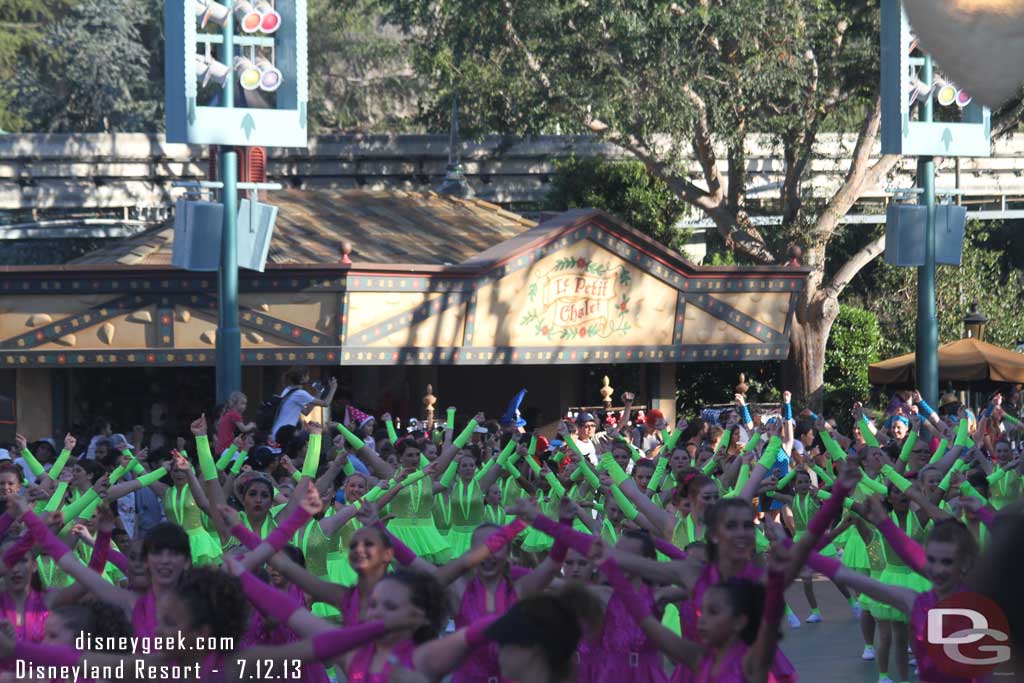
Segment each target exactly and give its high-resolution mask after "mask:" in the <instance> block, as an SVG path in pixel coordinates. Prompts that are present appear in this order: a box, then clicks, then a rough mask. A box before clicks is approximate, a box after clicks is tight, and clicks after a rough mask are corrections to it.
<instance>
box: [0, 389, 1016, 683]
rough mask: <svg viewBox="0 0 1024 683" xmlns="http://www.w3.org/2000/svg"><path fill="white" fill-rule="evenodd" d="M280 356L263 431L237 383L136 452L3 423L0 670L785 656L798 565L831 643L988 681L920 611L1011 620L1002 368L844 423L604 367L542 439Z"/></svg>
mask: <svg viewBox="0 0 1024 683" xmlns="http://www.w3.org/2000/svg"><path fill="white" fill-rule="evenodd" d="M289 376H290V378H291V379H290V380H289V386H288V388H287V389H286V390H285V391H284V392H282V394H281V396H280V399H279V400H278V401H276V402H274V403H271V404H270V407H271V408H272V410H273V415H271V416H270V419H269V420H267V425H268V426H269V429H267V430H266V431H264V430H262V429H261V425H260V424H259V422H260V421H259V420H256V421H246V419H245V417H244V416H245V413H246V410H247V401H246V399H245V397H244V396H242V395H240V394H236V395H233V396H232V397H231V399H230V400H229V401H228V403H227V405H225V406H223V407H222V408H221V409H220V411H219V412H218V415H217V417H216V419H214V418H213V416H211V419H209V420H208V419H207V418H206V416H199V417H198V418H197V419H196V420H195V421H194V422H192V424H191V429H190V432H191V434H188V435H182V437H181V438H178V439H176V443H168V444H166V445H160V446H156V447H154V448H153V450H149V449H148V448H147V447H146V443H145V442H146V434H145V432H144V430H134V431H133V432H132V434H131V436H130V437H128V438H125V437H122V436H112V435H111V433H110V432H111V431H112V430H111V429H110V426H109V425H106V424H105V423H102V422H101V423H100V428H99V430H98V431H97V433H96V434H81V435H79V437H80V438H77V439H76V438H75V436H72V435H70V434H69V435H68V436H67V437H65V439H64V443H63V448H62V449H61V450H60V452H59V453H58V452H57V449H56V448H54V447H53V442H52V441H47V440H40V441H37V442H35V444H32V445H31V447H30V443H29V442H28V441H27V440H26V439H25V438H24V437H22V436H20V435H19V436H18V439H17V443H16V445H15V449H14V450H16V451H17V452H16V453H14V456H15V459H14V460H11V459H10V456H8V458H7V460H9V461H6V462H4V461H0V495H2V496H4V499H3V500H5V506H6V509H5V511H4V513H3V515H2V516H0V533H2V534H3V541H2V545H0V552H2V558H0V573H2V574H3V590H2V592H0V603H2V609H3V612H4V621H3V622H2V625H0V656H2V657H3V659H2V660H0V670H2V671H3V673H2V674H0V675H3V676H4V677H5V678H7V679H9V680H25V679H33V680H41V681H72V680H98V681H102V680H122V679H134V680H145V679H150V680H152V679H158V678H162V679H175V680H204V681H220V680H225V681H234V680H249V679H260V680H275V679H280V680H303V681H306V682H307V683H325V682H326V681H328V680H338V681H345V680H347V681H352V682H353V683H356V682H359V683H370V682H373V683H382V682H384V681H399V682H401V681H440V680H442V679H447V678H448V677H449V676H451V679H450V680H452V681H454V683H497V682H498V681H520V682H524V683H525V682H537V683H555V682H562V681H579V682H580V683H627V682H636V683H658V682H662V681H665V682H667V681H669V680H671V681H673V682H677V681H678V682H687V683H707V682H709V681H717V682H719V683H755V682H758V683H759V682H762V681H777V682H780V683H784V682H795V681H797V680H798V678H799V672H798V671H796V670H795V669H794V667H793V665H792V664H791V663H790V661H789V660H788V659H787V657H786V656H785V654H783V651H782V648H781V647H780V638H781V635H780V631H781V630H782V625H783V624H784V623H785V622H786V621H787V620H788V623H789V625H790V627H792V628H797V627H800V625H801V621H802V620H801V618H800V617H798V616H797V615H796V614H795V613H794V612H793V611H792V610H790V609H789V607H787V605H786V601H785V590H786V588H787V586H789V585H790V584H791V583H792V582H793V581H797V580H799V581H801V582H802V586H803V591H804V593H805V595H806V598H807V601H808V603H809V605H810V606H811V608H812V611H811V612H810V614H809V615H807V617H806V622H807V623H809V624H812V625H813V624H815V623H818V622H820V621H821V620H822V615H821V613H820V610H819V609H818V607H817V602H816V598H815V584H814V583H812V578H813V576H814V575H815V574H817V575H823V576H825V577H827V578H828V579H830V580H831V582H832V583H833V584H834V585H835V587H836V589H838V590H839V591H841V592H842V594H843V595H844V596H845V597H846V599H847V600H848V602H849V605H850V611H849V612H848V613H845V614H837V615H826V616H827V617H828V618H830V619H831V618H835V619H853V618H855V619H858V620H859V621H860V625H861V631H862V633H863V637H864V642H863V644H862V646H857V647H856V650H855V651H854V649H853V648H852V647H851V646H850V644H848V643H836V644H835V647H837V648H850V652H849V656H850V657H863V658H864V659H874V660H875V661H876V662H877V665H878V671H879V680H880V681H883V683H887V682H890V681H897V682H898V683H901V682H903V681H909V680H911V668H912V667H915V668H916V669H917V674H916V675H917V679H918V680H919V681H922V682H923V683H967V682H968V681H975V680H977V681H980V680H983V677H982V676H981V675H979V676H973V675H970V674H965V675H957V674H956V673H950V671H949V670H948V669H947V668H946V667H944V666H943V662H941V661H937V658H936V656H935V653H934V651H932V650H929V648H928V643H927V640H926V637H925V630H926V626H927V624H926V622H927V620H928V610H929V609H930V608H932V607H934V606H935V605H937V604H940V603H943V601H946V600H949V599H950V598H951V597H955V596H957V595H958V594H960V593H966V592H967V591H971V594H974V593H975V592H976V593H977V594H979V595H985V596H987V597H989V598H990V599H991V600H993V601H994V602H995V603H997V604H999V605H1001V606H1002V607H1003V609H1004V610H1005V611H1006V617H1007V618H1008V623H1009V629H1010V635H1011V637H1017V638H1019V637H1020V635H1021V633H1022V631H1021V625H1020V623H1019V620H1020V616H1021V615H1020V612H1021V607H1022V602H1021V599H1020V597H1021V596H1020V588H1019V586H1020V582H1019V580H1018V578H1017V577H1016V576H1015V575H1014V573H1015V565H1016V563H1017V562H1016V561H1017V558H1016V554H1015V548H1014V547H1013V542H1014V541H1015V539H1016V538H1019V537H1020V534H1021V532H1022V531H1024V525H1022V524H1021V516H1020V515H1019V512H1018V511H1017V506H1016V505H1015V503H1016V501H1017V499H1018V498H1019V497H1020V496H1021V493H1022V485H1021V484H1022V478H1021V474H1022V468H1021V461H1020V458H1019V456H1018V454H1017V453H1018V452H1017V449H1016V447H1015V444H1016V443H1017V442H1018V437H1019V435H1020V433H1021V431H1022V425H1021V422H1020V421H1018V420H1017V418H1016V417H1014V416H1013V415H1011V414H1010V413H1009V412H1008V411H1006V410H1004V408H1003V406H1002V401H1001V397H1000V396H998V395H996V396H994V397H992V400H991V402H990V404H989V405H988V407H987V408H986V409H985V410H984V411H983V412H981V413H979V415H978V416H977V417H975V416H974V415H973V414H971V413H969V412H968V411H966V410H965V409H964V408H962V407H958V406H957V405H955V404H952V403H951V404H949V405H944V406H943V413H944V414H942V415H940V414H939V413H938V412H936V411H935V410H933V409H932V408H931V407H930V406H929V405H928V404H927V403H926V402H925V401H923V400H922V399H921V397H920V396H919V395H917V394H910V393H907V394H904V395H901V396H899V397H897V398H896V399H895V400H894V401H893V403H892V404H890V407H889V409H888V410H887V411H886V412H885V414H883V415H881V416H876V417H877V418H878V423H877V424H876V423H875V422H873V421H872V420H871V419H870V418H869V416H868V415H867V413H866V412H865V411H864V410H863V409H862V407H861V406H860V405H859V404H855V405H854V406H852V418H853V426H852V429H850V430H849V433H847V434H843V433H841V431H840V429H839V428H838V426H837V424H836V422H835V420H832V419H827V418H828V417H836V416H818V415H816V414H814V413H813V412H811V411H810V410H798V409H794V407H793V405H792V403H791V401H790V397H789V395H788V393H786V394H784V395H783V402H782V406H781V410H780V411H779V413H778V414H775V415H752V414H751V412H750V410H749V408H748V407H747V406H746V405H745V403H744V401H743V397H742V396H740V395H737V396H736V405H735V408H734V409H730V410H726V411H723V412H721V413H720V414H718V415H717V416H716V419H715V420H713V421H712V420H704V419H699V418H694V419H693V421H692V422H687V420H686V419H680V420H679V421H678V423H676V424H674V425H671V424H668V423H667V422H666V421H665V419H664V417H663V416H662V415H661V414H660V413H659V412H658V411H656V410H651V411H648V412H647V413H646V415H644V416H643V418H642V422H641V421H640V420H638V419H637V418H638V415H635V414H634V413H633V411H632V409H631V405H630V402H631V399H632V397H631V396H630V395H628V394H627V395H625V398H626V399H627V400H626V408H625V410H624V411H623V412H621V413H619V414H616V415H613V416H607V415H601V416H595V415H592V414H588V413H584V414H581V415H578V416H577V417H576V419H575V422H574V423H572V424H570V423H563V424H561V425H560V426H559V427H558V429H557V434H556V435H555V438H553V439H550V440H549V439H547V438H545V437H544V436H542V435H540V434H539V433H537V432H533V431H531V430H530V429H529V425H526V424H525V423H524V421H523V420H522V419H521V418H520V417H519V414H518V412H517V411H516V410H514V409H513V408H510V410H509V411H508V413H507V414H506V416H505V417H504V418H503V419H500V420H493V421H488V420H487V419H486V418H485V416H484V415H482V414H476V415H475V416H473V417H472V418H470V419H468V420H466V419H465V417H461V418H460V416H459V415H458V414H457V413H458V411H456V410H455V409H454V408H452V409H449V410H448V412H447V415H446V417H447V420H446V421H443V422H442V423H440V424H438V425H436V426H434V425H429V424H424V423H411V424H407V425H406V426H401V425H400V424H399V423H397V421H396V420H394V419H393V417H392V416H391V415H388V414H384V415H382V416H380V418H379V419H377V418H374V417H372V416H369V415H366V414H365V413H362V412H360V411H358V410H355V409H354V408H352V409H346V410H345V411H344V414H343V415H339V416H336V417H337V419H339V421H338V422H334V421H324V422H320V421H306V420H305V419H304V417H303V415H306V414H309V413H310V410H311V409H312V408H313V407H315V406H318V405H323V406H329V405H330V403H331V400H330V396H326V397H321V398H318V397H317V394H318V392H310V391H307V389H306V388H305V383H306V382H308V376H307V375H306V373H305V372H304V371H303V370H302V369H296V370H294V371H292V372H290V373H289ZM333 392H334V384H333V383H332V384H331V385H330V387H329V389H328V390H327V393H328V394H330V395H333ZM518 400H522V395H520V396H519V397H518ZM265 408H266V406H261V410H265ZM263 417H264V419H266V418H267V416H266V415H264V416H263ZM843 417H844V418H845V416H843ZM613 424H614V426H613ZM34 436H35V437H36V438H39V436H40V435H34ZM149 445H151V446H152V445H153V443H152V441H151V442H150V443H149ZM818 585H819V586H820V585H822V584H821V583H820V582H819V583H818ZM830 590H831V589H830ZM965 625H966V626H968V627H971V626H973V625H972V624H970V623H966V624H958V623H956V620H955V619H954V620H951V623H950V624H949V628H950V629H954V630H956V628H963V627H964V626H965ZM809 628H813V626H809ZM950 632H952V631H950ZM908 650H909V654H908Z"/></svg>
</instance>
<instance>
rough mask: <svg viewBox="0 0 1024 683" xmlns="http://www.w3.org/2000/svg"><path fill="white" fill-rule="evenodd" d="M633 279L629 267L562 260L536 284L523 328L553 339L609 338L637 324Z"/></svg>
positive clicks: (521, 323) (530, 292)
mask: <svg viewBox="0 0 1024 683" xmlns="http://www.w3.org/2000/svg"><path fill="white" fill-rule="evenodd" d="M632 283H633V277H632V276H631V275H630V273H629V271H628V270H627V269H626V267H625V266H615V265H613V264H611V263H607V262H604V263H602V262H598V261H595V260H591V259H588V258H585V257H582V256H581V257H576V258H573V257H571V256H567V257H565V258H560V259H558V261H556V262H555V265H554V266H553V267H552V268H551V270H549V271H548V272H546V273H543V274H541V275H538V276H535V277H534V278H533V280H531V281H530V286H529V290H528V292H527V296H528V297H529V300H530V303H529V308H528V310H527V311H526V312H525V313H524V314H523V316H522V317H521V318H520V320H519V326H520V327H530V326H532V327H533V331H534V334H536V335H537V336H539V337H544V338H545V339H547V340H548V341H556V340H558V341H563V340H573V339H587V338H591V337H597V338H602V339H604V338H608V337H611V336H612V335H615V334H623V335H624V334H626V333H628V332H629V331H630V330H631V329H633V326H632V325H631V324H630V322H629V320H628V318H627V315H626V314H627V313H629V308H630V298H629V288H630V286H631V285H632Z"/></svg>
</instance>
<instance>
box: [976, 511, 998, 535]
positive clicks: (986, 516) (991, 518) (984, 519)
mask: <svg viewBox="0 0 1024 683" xmlns="http://www.w3.org/2000/svg"><path fill="white" fill-rule="evenodd" d="M974 516H975V517H977V518H978V519H979V520H981V523H982V524H984V525H985V526H987V527H988V528H989V530H991V529H992V525H993V524H995V522H996V511H995V510H993V509H992V508H990V507H988V506H987V505H982V506H981V507H980V508H978V511H977V512H976V513H974Z"/></svg>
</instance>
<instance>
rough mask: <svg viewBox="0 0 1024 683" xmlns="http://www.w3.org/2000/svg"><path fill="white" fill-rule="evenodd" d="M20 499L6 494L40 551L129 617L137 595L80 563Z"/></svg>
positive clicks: (9, 505)
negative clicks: (115, 584) (109, 581)
mask: <svg viewBox="0 0 1024 683" xmlns="http://www.w3.org/2000/svg"><path fill="white" fill-rule="evenodd" d="M19 498H21V496H17V495H13V496H8V498H7V504H8V508H9V509H13V510H17V513H16V516H20V517H21V519H22V521H23V522H24V523H25V526H26V527H27V528H28V530H29V532H30V533H31V534H32V537H33V538H34V539H35V541H36V544H37V545H38V546H39V547H40V549H41V550H42V552H44V553H46V554H47V555H49V556H50V557H52V558H53V560H54V561H55V562H56V563H57V566H58V567H60V568H61V569H63V570H64V571H65V572H67V573H68V574H70V575H71V576H72V577H74V579H75V580H76V581H78V582H80V583H81V584H83V585H84V586H85V587H86V588H88V589H89V590H90V591H91V592H92V593H93V594H95V595H96V596H97V597H98V598H100V599H101V600H103V601H105V602H109V603H111V604H112V605H117V606H118V607H120V608H122V609H123V610H125V613H126V614H127V615H128V617H129V618H131V613H132V610H133V609H134V608H135V601H136V599H137V597H138V596H136V594H135V593H132V592H131V591H127V590H124V589H123V588H118V587H117V586H114V585H113V584H111V583H108V582H107V581H106V580H105V579H104V578H103V577H102V576H100V575H99V574H97V573H96V572H94V571H92V570H91V569H89V568H88V567H86V566H85V565H84V564H82V563H81V562H80V561H79V560H78V558H77V557H75V555H74V554H73V553H72V552H71V548H69V547H68V546H67V545H66V544H64V543H63V542H62V541H61V540H60V539H59V538H57V536H56V535H55V534H54V533H53V531H51V530H50V528H49V527H48V526H47V525H46V523H45V522H43V520H41V519H39V518H38V517H36V515H35V514H34V513H33V512H32V511H31V510H30V509H29V508H28V502H27V501H24V500H18V499H19Z"/></svg>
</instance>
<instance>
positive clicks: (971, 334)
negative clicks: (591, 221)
mask: <svg viewBox="0 0 1024 683" xmlns="http://www.w3.org/2000/svg"><path fill="white" fill-rule="evenodd" d="M986 325H988V318H986V317H985V316H984V315H983V314H982V313H981V311H979V310H978V302H977V300H975V302H974V303H972V304H971V310H970V311H969V312H968V313H967V315H965V316H964V338H965V339H977V340H978V341H985V326H986Z"/></svg>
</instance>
